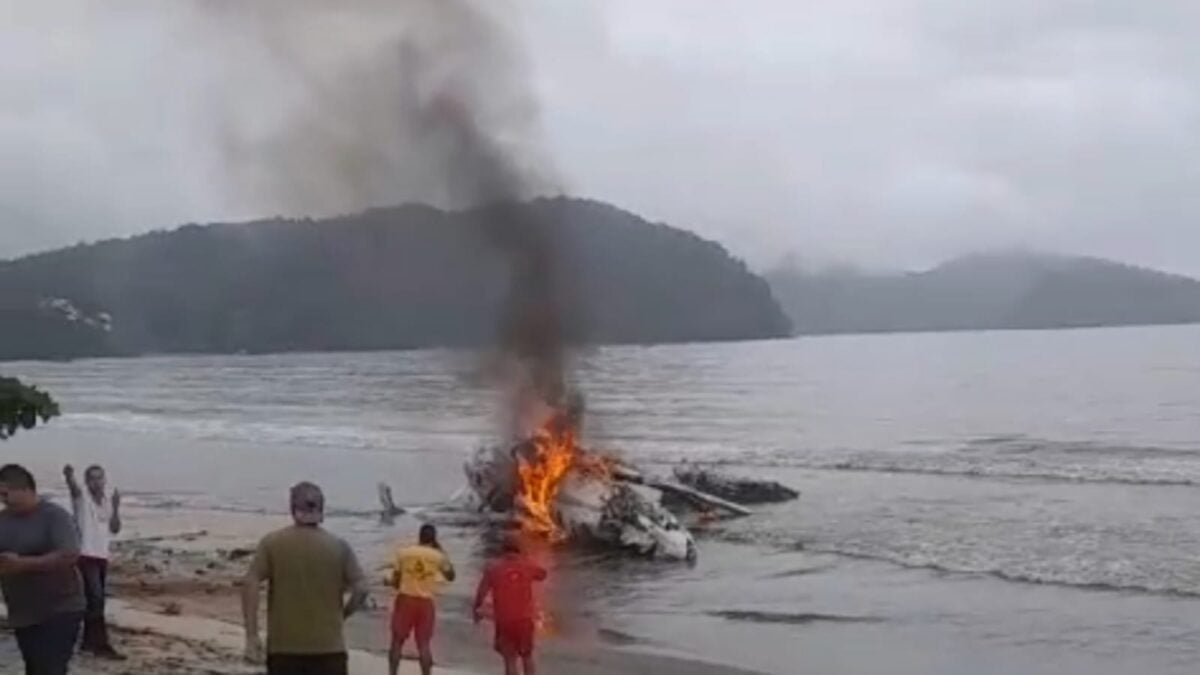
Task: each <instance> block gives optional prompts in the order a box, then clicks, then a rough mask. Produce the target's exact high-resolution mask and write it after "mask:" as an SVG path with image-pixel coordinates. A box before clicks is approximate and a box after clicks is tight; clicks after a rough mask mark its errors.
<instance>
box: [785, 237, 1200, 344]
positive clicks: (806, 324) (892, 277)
mask: <svg viewBox="0 0 1200 675" xmlns="http://www.w3.org/2000/svg"><path fill="white" fill-rule="evenodd" d="M768 278H769V280H770V282H771V285H772V288H773V289H774V291H775V296H776V297H777V298H779V301H780V303H781V304H782V305H783V306H784V308H785V309H786V310H787V312H788V313H789V315H790V316H791V318H792V321H793V323H794V324H795V327H796V331H797V332H798V333H800V334H822V333H860V332H893V331H930V330H969V329H1004V328H1081V327H1092V326H1123V325H1141V324H1175V323H1193V322H1200V281H1196V280H1193V279H1189V278H1186V277H1180V276H1174V275H1169V274H1164V273H1161V272H1156V271H1153V270H1148V269H1143V268H1138V267H1131V266H1129V265H1123V264H1120V263H1116V262H1112V261H1108V260H1100V259H1095V258H1072V257H1064V256H1052V255H1040V254H1032V253H995V254H984V255H972V256H966V257H962V258H958V259H955V260H952V261H950V262H947V263H945V264H943V265H941V266H939V267H936V268H934V269H931V270H929V271H926V272H916V273H907V274H900V273H897V274H861V273H855V272H823V273H808V272H803V271H799V270H796V269H781V270H777V271H775V272H772V273H771V274H769V275H768Z"/></svg>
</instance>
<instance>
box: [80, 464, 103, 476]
mask: <svg viewBox="0 0 1200 675" xmlns="http://www.w3.org/2000/svg"><path fill="white" fill-rule="evenodd" d="M93 471H99V472H100V473H104V467H102V466H100V465H99V464H93V465H91V466H89V467H88V468H87V469H85V470H84V472H83V475H84V477H85V478H86V477H87V475H88V474H90V473H92V472H93Z"/></svg>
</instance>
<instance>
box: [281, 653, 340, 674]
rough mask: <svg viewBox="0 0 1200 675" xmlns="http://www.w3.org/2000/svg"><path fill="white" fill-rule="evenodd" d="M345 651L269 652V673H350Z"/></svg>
mask: <svg viewBox="0 0 1200 675" xmlns="http://www.w3.org/2000/svg"><path fill="white" fill-rule="evenodd" d="M348 674H349V669H348V667H347V658H346V654H345V652H343V653H340V654H268V655H267V675H348Z"/></svg>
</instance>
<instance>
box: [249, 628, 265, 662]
mask: <svg viewBox="0 0 1200 675" xmlns="http://www.w3.org/2000/svg"><path fill="white" fill-rule="evenodd" d="M243 657H244V658H245V659H246V663H252V664H254V665H258V664H261V663H262V662H263V661H265V660H266V656H265V655H264V654H263V643H262V638H260V637H259V636H258V633H246V651H245V653H244V654H243Z"/></svg>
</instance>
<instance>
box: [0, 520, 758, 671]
mask: <svg viewBox="0 0 1200 675" xmlns="http://www.w3.org/2000/svg"><path fill="white" fill-rule="evenodd" d="M138 515H139V514H138V513H136V512H135V513H133V514H131V516H132V518H131V519H132V520H136V519H138ZM140 515H141V516H142V519H141V520H140V526H139V527H138V528H137V529H136V530H135V532H136V534H135V535H134V536H132V537H128V538H124V539H122V540H121V541H119V542H118V543H117V544H116V553H115V555H114V559H113V562H112V567H111V572H110V574H111V576H110V579H111V581H110V595H111V597H112V599H111V600H110V604H109V617H110V622H111V623H112V625H113V632H114V635H115V638H114V641H115V642H116V644H117V645H118V647H119V648H120V650H121V651H122V652H123V653H125V654H126V655H127V656H128V657H129V659H128V661H124V662H109V661H101V660H97V659H93V658H90V657H80V658H78V659H77V660H76V661H75V663H74V664H73V669H72V672H75V673H81V674H83V675H248V674H250V673H258V672H261V670H262V669H261V668H256V667H255V666H253V665H251V664H247V663H245V662H244V661H243V659H242V656H241V649H242V644H243V642H242V640H243V633H242V628H241V606H240V599H239V583H240V580H241V577H242V574H243V573H244V571H245V568H246V565H247V564H248V562H249V559H250V556H251V555H252V552H253V546H254V543H255V541H256V540H257V538H258V537H259V536H260V535H261V534H262V533H264V532H266V531H268V530H269V529H271V528H273V527H277V526H278V525H279V524H280V518H279V517H277V516H266V515H256V514H238V513H219V512H216V513H215V512H198V511H187V510H178V511H166V512H163V511H156V512H153V513H149V512H145V513H141V514H140ZM375 576H376V577H377V578H376V580H375V582H374V583H373V587H372V596H371V600H370V602H369V604H368V609H367V610H366V611H365V612H363V613H361V614H360V615H358V616H356V617H354V618H353V619H351V620H350V622H349V623H348V624H347V640H348V642H349V646H350V648H351V673H354V674H356V675H357V674H362V675H367V674H374V673H383V672H386V671H385V668H386V660H385V658H384V655H385V653H386V649H387V632H386V626H387V612H386V608H387V607H388V606H389V602H390V596H389V591H388V589H387V588H386V587H385V586H384V585H383V581H382V580H383V575H382V573H381V574H377V575H375ZM264 606H265V603H264ZM466 615H467V613H466V608H465V606H462V603H461V602H460V601H456V600H453V599H452V600H448V601H447V602H446V603H444V606H443V608H442V616H441V617H440V624H439V634H438V636H437V639H436V643H435V650H436V652H435V653H436V654H437V655H438V666H437V672H441V673H445V674H446V675H472V674H481V673H489V672H497V671H498V670H500V668H499V663H498V661H497V660H496V658H495V656H494V654H493V653H492V652H491V649H490V639H491V638H490V626H489V625H486V624H485V625H481V626H475V625H473V624H472V623H471V622H470V621H467V620H465V617H466ZM612 639H613V640H615V641H617V642H619V641H620V639H619V638H617V637H614V638H612ZM541 648H542V653H541V657H542V672H548V673H572V674H577V675H601V674H604V673H630V674H632V675H639V674H645V675H650V674H651V673H653V674H654V675H675V674H679V675H682V674H683V673H688V674H695V675H754V674H753V673H751V672H750V671H738V670H734V669H730V668H727V667H722V666H718V665H710V664H705V663H702V662H698V661H692V660H689V659H685V658H678V657H674V656H668V655H663V654H655V653H650V652H647V651H638V650H632V649H628V648H622V647H619V646H615V645H612V644H597V643H595V642H593V641H579V640H570V639H558V638H550V639H545V640H543V643H542V645H541ZM406 656H407V657H409V658H410V659H412V660H414V662H413V663H410V664H406V666H402V669H401V672H415V671H416V668H417V667H416V664H415V656H416V655H415V653H412V654H408V655H406ZM0 657H2V660H0V675H9V673H13V674H16V673H19V672H21V670H20V666H19V663H18V662H17V661H19V659H18V658H17V651H16V647H15V644H14V643H13V640H12V637H11V635H10V634H9V633H7V632H0Z"/></svg>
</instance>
